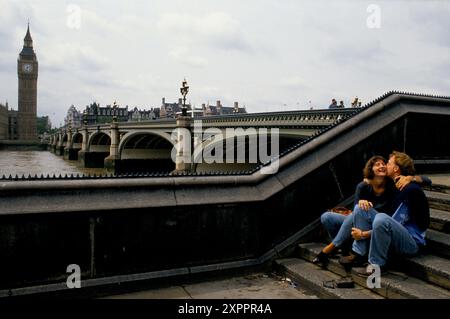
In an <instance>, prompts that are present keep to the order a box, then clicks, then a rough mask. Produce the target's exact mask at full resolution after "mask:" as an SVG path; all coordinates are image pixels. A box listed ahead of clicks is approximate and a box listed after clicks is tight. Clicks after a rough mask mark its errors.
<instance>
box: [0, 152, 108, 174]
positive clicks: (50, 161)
mask: <svg viewBox="0 0 450 319" xmlns="http://www.w3.org/2000/svg"><path fill="white" fill-rule="evenodd" d="M41 174H43V175H45V176H47V174H49V175H53V174H55V175H56V176H59V174H61V175H62V176H64V175H66V174H67V175H71V174H74V175H76V174H80V175H82V174H85V175H88V174H91V175H93V174H96V175H105V174H106V170H105V169H103V168H84V167H82V166H81V164H80V163H79V162H78V161H68V160H64V159H63V158H62V157H61V156H57V155H55V154H53V153H51V152H48V151H9V150H0V178H1V177H2V176H3V175H5V176H6V177H8V176H9V175H12V176H15V175H18V176H22V175H25V176H28V175H32V176H34V175H38V176H40V175H41Z"/></svg>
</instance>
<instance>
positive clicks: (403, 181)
mask: <svg viewBox="0 0 450 319" xmlns="http://www.w3.org/2000/svg"><path fill="white" fill-rule="evenodd" d="M413 180H414V177H413V176H402V175H400V176H398V178H397V180H396V182H395V187H397V188H398V189H399V190H403V188H405V186H406V185H408V184H409V183H411V182H412V181H413Z"/></svg>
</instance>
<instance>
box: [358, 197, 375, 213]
mask: <svg viewBox="0 0 450 319" xmlns="http://www.w3.org/2000/svg"><path fill="white" fill-rule="evenodd" d="M358 206H359V208H361V209H362V210H365V211H368V210H369V209H371V208H372V207H373V204H372V203H371V202H369V201H368V200H365V199H361V200H359V202H358Z"/></svg>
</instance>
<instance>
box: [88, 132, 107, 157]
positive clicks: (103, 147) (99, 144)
mask: <svg viewBox="0 0 450 319" xmlns="http://www.w3.org/2000/svg"><path fill="white" fill-rule="evenodd" d="M110 145H111V136H110V134H109V133H106V132H102V131H98V132H95V133H93V134H91V135H90V136H89V139H88V143H87V151H88V152H108V153H109V148H110Z"/></svg>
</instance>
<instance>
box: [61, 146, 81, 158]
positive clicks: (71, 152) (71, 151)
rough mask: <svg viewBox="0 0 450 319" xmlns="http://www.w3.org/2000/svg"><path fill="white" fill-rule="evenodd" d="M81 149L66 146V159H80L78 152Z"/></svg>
mask: <svg viewBox="0 0 450 319" xmlns="http://www.w3.org/2000/svg"><path fill="white" fill-rule="evenodd" d="M79 151H80V149H79V148H67V147H66V148H65V149H64V159H65V160H69V161H76V160H78V152H79Z"/></svg>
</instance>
